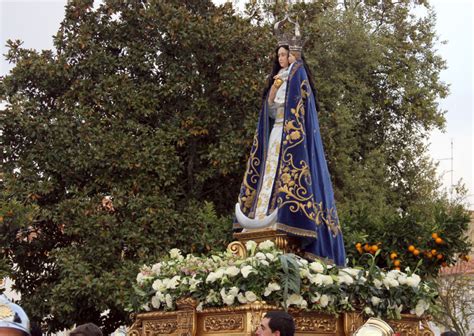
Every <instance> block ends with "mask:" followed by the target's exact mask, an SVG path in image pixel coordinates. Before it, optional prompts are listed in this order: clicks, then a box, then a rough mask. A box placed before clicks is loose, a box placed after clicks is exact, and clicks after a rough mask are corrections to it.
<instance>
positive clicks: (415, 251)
mask: <svg viewBox="0 0 474 336" xmlns="http://www.w3.org/2000/svg"><path fill="white" fill-rule="evenodd" d="M419 254H420V250H417V249H415V250H414V251H413V255H414V256H415V257H416V256H417V255H419Z"/></svg>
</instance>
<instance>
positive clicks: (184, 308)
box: [127, 230, 434, 336]
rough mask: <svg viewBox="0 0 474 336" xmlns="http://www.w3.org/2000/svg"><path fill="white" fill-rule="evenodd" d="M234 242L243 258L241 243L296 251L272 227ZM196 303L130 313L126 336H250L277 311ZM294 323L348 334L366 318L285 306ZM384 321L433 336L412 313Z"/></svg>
mask: <svg viewBox="0 0 474 336" xmlns="http://www.w3.org/2000/svg"><path fill="white" fill-rule="evenodd" d="M234 237H235V238H236V239H238V241H235V242H232V243H231V244H229V246H228V249H229V250H231V251H232V252H233V253H235V254H237V255H239V256H242V257H244V256H245V253H246V249H245V242H246V241H248V240H253V241H255V242H257V243H258V242H263V241H266V240H271V241H273V242H274V243H275V245H277V247H279V248H280V249H282V250H284V251H285V252H292V253H300V251H298V250H297V248H296V245H295V244H294V242H293V241H292V239H291V238H289V237H288V236H287V235H286V234H284V233H281V232H278V231H276V230H264V231H259V232H249V233H237V234H234ZM196 306H197V303H196V302H195V301H194V300H193V299H191V298H183V299H181V300H178V302H177V310H175V311H151V312H145V313H139V314H134V316H133V319H134V322H133V324H132V326H131V327H130V328H129V330H128V333H127V335H128V336H158V335H169V336H221V335H227V336H252V335H255V331H256V330H257V327H258V326H259V324H260V321H261V319H262V318H263V316H264V315H265V313H266V312H268V311H271V310H281V308H279V307H276V306H272V305H268V304H266V303H265V302H254V303H251V304H245V305H240V306H234V307H224V308H205V309H203V310H202V311H197V310H196ZM289 313H290V314H291V315H292V316H293V317H294V319H295V323H296V335H298V336H304V335H324V336H349V335H353V334H354V333H355V331H356V330H357V329H359V328H360V327H361V326H362V325H363V324H364V323H365V321H366V318H364V317H363V315H362V313H361V312H350V313H344V314H340V315H339V316H335V315H327V314H322V313H318V312H308V311H303V310H300V309H289ZM387 322H388V324H389V325H390V326H391V327H392V328H393V330H394V331H395V333H396V334H398V335H399V336H433V335H434V334H433V332H432V331H431V330H430V329H429V327H428V325H427V321H426V320H425V319H422V318H418V317H417V316H415V315H402V319H401V320H388V321H387Z"/></svg>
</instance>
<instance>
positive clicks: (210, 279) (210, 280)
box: [206, 272, 217, 283]
mask: <svg viewBox="0 0 474 336" xmlns="http://www.w3.org/2000/svg"><path fill="white" fill-rule="evenodd" d="M216 280H217V277H216V273H215V272H210V273H209V274H208V275H207V277H206V282H208V283H213V282H214V281H216Z"/></svg>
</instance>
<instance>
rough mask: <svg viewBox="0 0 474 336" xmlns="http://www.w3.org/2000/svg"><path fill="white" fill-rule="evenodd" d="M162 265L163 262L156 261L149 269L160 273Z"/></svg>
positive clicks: (157, 273)
mask: <svg viewBox="0 0 474 336" xmlns="http://www.w3.org/2000/svg"><path fill="white" fill-rule="evenodd" d="M162 266H163V264H162V263H161V262H159V263H156V264H154V265H153V266H152V267H151V271H152V272H153V273H155V274H156V275H160V274H161V267H162Z"/></svg>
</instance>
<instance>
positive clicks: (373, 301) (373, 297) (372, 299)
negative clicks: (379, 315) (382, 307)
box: [370, 296, 382, 306]
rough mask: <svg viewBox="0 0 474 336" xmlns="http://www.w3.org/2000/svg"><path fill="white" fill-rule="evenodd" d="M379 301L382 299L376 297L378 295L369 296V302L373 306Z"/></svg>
mask: <svg viewBox="0 0 474 336" xmlns="http://www.w3.org/2000/svg"><path fill="white" fill-rule="evenodd" d="M380 301H382V300H380V298H378V297H376V296H372V297H371V298H370V302H372V304H373V305H374V306H377V305H378V304H379V303H380Z"/></svg>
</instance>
